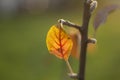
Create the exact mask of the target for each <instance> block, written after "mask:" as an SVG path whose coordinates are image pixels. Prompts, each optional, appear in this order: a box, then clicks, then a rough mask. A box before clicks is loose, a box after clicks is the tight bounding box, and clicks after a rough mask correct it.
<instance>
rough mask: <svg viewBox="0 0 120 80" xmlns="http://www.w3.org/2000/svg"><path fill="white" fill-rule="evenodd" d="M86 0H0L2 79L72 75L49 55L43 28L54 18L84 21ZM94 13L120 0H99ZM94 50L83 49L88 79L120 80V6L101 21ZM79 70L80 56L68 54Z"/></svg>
mask: <svg viewBox="0 0 120 80" xmlns="http://www.w3.org/2000/svg"><path fill="white" fill-rule="evenodd" d="M83 2H84V0H0V80H71V79H70V78H69V77H68V76H67V72H68V71H67V68H66V65H65V62H64V61H63V60H60V59H58V58H56V57H55V56H53V55H50V54H49V52H48V50H47V48H46V34H47V31H48V30H49V28H50V27H51V26H52V25H54V24H56V23H57V20H58V19H61V18H63V19H67V20H70V21H72V22H74V23H77V24H81V23H82V13H83ZM98 3H99V5H98V8H97V9H96V11H95V12H94V13H93V16H92V18H91V21H90V27H89V35H90V36H92V35H93V33H94V30H93V20H94V16H95V13H96V12H97V11H99V10H100V9H101V8H103V7H104V6H106V5H109V4H118V5H120V1H119V0H98ZM96 39H97V41H98V43H97V47H96V49H95V50H94V51H92V52H88V54H87V65H86V80H120V77H119V76H120V10H117V11H116V12H114V13H112V14H110V15H109V16H108V18H107V22H106V23H105V24H104V25H101V27H100V28H99V30H98V31H97V37H96ZM70 63H71V65H72V67H73V69H74V71H75V72H78V63H79V62H78V60H77V59H75V58H72V57H70Z"/></svg>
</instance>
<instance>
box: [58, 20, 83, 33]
mask: <svg viewBox="0 0 120 80" xmlns="http://www.w3.org/2000/svg"><path fill="white" fill-rule="evenodd" d="M58 22H59V23H62V24H63V25H66V26H69V27H73V28H76V29H78V30H79V31H80V32H82V28H81V26H79V25H77V24H75V23H72V22H70V21H67V20H64V19H59V20H58Z"/></svg>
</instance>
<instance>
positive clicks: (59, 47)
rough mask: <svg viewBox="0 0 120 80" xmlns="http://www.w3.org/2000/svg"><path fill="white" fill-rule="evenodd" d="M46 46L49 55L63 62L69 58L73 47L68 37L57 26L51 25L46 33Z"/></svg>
mask: <svg viewBox="0 0 120 80" xmlns="http://www.w3.org/2000/svg"><path fill="white" fill-rule="evenodd" d="M46 44H47V48H48V50H49V52H50V53H51V54H53V55H55V56H56V57H58V58H60V59H65V60H67V59H68V58H69V56H70V53H71V49H72V46H73V42H72V39H71V38H70V36H69V35H68V34H67V33H66V32H65V31H64V30H63V29H62V28H61V26H58V25H53V26H52V27H51V28H50V30H49V31H48V33H47V38H46Z"/></svg>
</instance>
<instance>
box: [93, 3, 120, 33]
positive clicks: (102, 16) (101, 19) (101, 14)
mask: <svg viewBox="0 0 120 80" xmlns="http://www.w3.org/2000/svg"><path fill="white" fill-rule="evenodd" d="M118 8H120V7H119V6H118V5H109V6H106V7H104V8H103V9H101V10H99V11H98V13H97V14H96V16H95V19H94V23H93V26H94V29H95V31H96V30H97V29H98V27H99V26H100V25H101V24H103V23H105V21H106V19H107V16H108V15H109V14H110V13H112V12H113V11H115V10H116V9H118Z"/></svg>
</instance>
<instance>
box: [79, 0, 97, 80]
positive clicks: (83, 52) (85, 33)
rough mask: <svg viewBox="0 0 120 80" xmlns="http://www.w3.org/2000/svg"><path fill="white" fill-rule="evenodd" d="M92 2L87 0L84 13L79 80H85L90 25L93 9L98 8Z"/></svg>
mask: <svg viewBox="0 0 120 80" xmlns="http://www.w3.org/2000/svg"><path fill="white" fill-rule="evenodd" d="M92 2H93V1H92V0H85V2H84V13H83V24H82V29H83V33H82V34H81V52H80V61H79V73H78V80H85V67H86V53H87V43H88V25H89V20H90V17H91V13H92V12H91V11H93V10H91V9H93V8H94V9H95V7H96V6H94V5H93V4H91V3H92Z"/></svg>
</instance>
